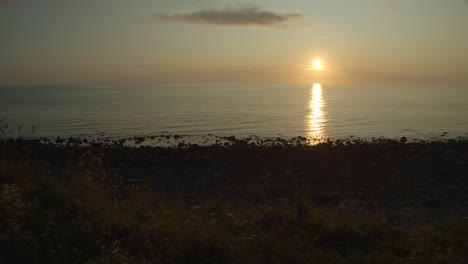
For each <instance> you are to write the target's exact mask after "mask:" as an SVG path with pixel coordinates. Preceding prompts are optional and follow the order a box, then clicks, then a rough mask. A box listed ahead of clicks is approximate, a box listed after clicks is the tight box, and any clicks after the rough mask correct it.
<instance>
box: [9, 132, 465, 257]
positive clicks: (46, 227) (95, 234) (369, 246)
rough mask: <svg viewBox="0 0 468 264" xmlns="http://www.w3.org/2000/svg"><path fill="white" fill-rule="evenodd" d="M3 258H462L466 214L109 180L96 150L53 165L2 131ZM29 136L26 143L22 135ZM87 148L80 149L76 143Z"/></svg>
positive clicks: (106, 169)
mask: <svg viewBox="0 0 468 264" xmlns="http://www.w3.org/2000/svg"><path fill="white" fill-rule="evenodd" d="M0 143H1V144H0V147H1V150H0V154H1V156H0V182H1V187H0V188H1V191H0V262H1V261H2V260H3V261H5V263H466V260H467V257H468V255H467V251H466V248H467V242H468V228H467V224H466V222H460V221H458V222H444V223H442V222H434V223H430V224H423V225H420V226H411V227H401V226H400V227H399V226H394V225H392V224H389V223H387V221H386V219H385V216H384V215H383V214H380V213H374V214H366V215H362V216H353V217H352V216H347V215H345V214H344V213H342V212H341V213H340V212H339V211H337V210H325V209H319V208H317V207H315V206H313V205H312V203H311V202H310V199H308V198H307V197H305V196H298V198H296V199H294V200H293V201H291V202H289V203H286V204H284V205H281V206H279V205H278V206H273V205H267V204H265V205H261V204H260V205H258V204H255V205H251V206H238V205H234V204H230V203H229V202H226V201H225V200H219V201H218V200H212V201H209V202H203V203H202V204H200V205H195V206H194V205H189V204H187V203H186V202H184V201H183V200H181V199H178V197H177V195H176V194H174V195H173V196H171V197H170V198H163V197H161V196H160V195H159V194H158V193H157V192H154V191H151V190H149V189H148V188H139V189H135V188H125V189H120V187H116V184H115V182H114V181H113V179H112V177H110V176H109V175H110V172H109V171H110V170H109V168H106V167H105V166H104V165H103V161H102V160H101V158H100V157H97V156H93V155H86V154H83V155H82V156H80V157H79V158H77V157H74V160H70V161H69V162H67V163H66V164H65V165H64V166H63V168H60V169H59V170H58V169H57V168H55V167H50V166H47V165H45V164H39V163H37V161H34V160H31V159H30V157H28V158H25V155H24V151H25V148H27V147H25V146H24V143H15V141H0ZM26 145H27V144H26ZM83 153H87V152H83Z"/></svg>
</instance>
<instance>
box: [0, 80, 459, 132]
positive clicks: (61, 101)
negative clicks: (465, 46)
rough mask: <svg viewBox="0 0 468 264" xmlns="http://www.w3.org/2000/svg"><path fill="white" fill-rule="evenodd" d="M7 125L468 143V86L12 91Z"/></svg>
mask: <svg viewBox="0 0 468 264" xmlns="http://www.w3.org/2000/svg"><path fill="white" fill-rule="evenodd" d="M0 119H3V120H4V121H5V123H8V124H9V125H10V128H12V130H16V129H17V127H18V126H19V125H21V129H22V132H23V133H25V132H28V131H29V130H30V128H31V127H32V126H35V128H36V129H35V130H36V132H35V135H37V136H71V135H80V134H86V135H99V134H101V133H105V134H106V135H109V136H145V135H158V134H188V135H207V134H214V135H235V136H241V137H243V136H249V135H258V136H265V137H272V136H274V137H276V136H281V137H293V136H307V137H310V138H320V137H330V138H335V139H336V138H344V137H347V136H350V135H354V136H357V137H362V138H370V137H380V136H383V137H389V138H398V137H401V136H407V137H413V138H432V137H438V136H440V135H441V134H442V133H444V132H447V135H446V137H458V136H463V137H466V136H468V87H411V86H345V85H327V84H311V85H246V84H243V85H226V84H210V85H177V86H171V85H165V86H152V87H14V88H13V87H11V88H10V87H2V88H0Z"/></svg>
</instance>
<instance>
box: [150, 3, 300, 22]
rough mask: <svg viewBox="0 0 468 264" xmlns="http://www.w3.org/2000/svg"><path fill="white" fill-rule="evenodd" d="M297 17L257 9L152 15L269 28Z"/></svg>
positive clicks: (161, 17) (229, 9)
mask: <svg viewBox="0 0 468 264" xmlns="http://www.w3.org/2000/svg"><path fill="white" fill-rule="evenodd" d="M299 17H302V15H301V14H278V13H274V12H271V11H263V10H261V9H260V8H258V7H248V8H237V9H232V8H227V9H224V10H201V11H198V12H194V13H187V14H171V15H167V14H160V15H154V18H156V19H157V20H159V21H163V22H183V23H196V24H212V25H223V26H249V25H257V26H271V25H275V24H279V23H283V22H286V21H288V20H291V19H294V18H299Z"/></svg>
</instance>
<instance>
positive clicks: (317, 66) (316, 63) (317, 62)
mask: <svg viewBox="0 0 468 264" xmlns="http://www.w3.org/2000/svg"><path fill="white" fill-rule="evenodd" d="M313 69H314V70H317V71H319V70H321V69H322V61H321V60H319V59H316V60H314V64H313Z"/></svg>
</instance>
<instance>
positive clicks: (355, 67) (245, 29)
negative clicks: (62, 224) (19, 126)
mask: <svg viewBox="0 0 468 264" xmlns="http://www.w3.org/2000/svg"><path fill="white" fill-rule="evenodd" d="M467 32H468V0H411V1H408V0H393V1H392V0H353V1H345V0H290V1H284V0H251V1H225V0H174V1H170V0H165V1H163V0H151V1H150V0H138V1H137V0H135V1H128V0H100V1H96V0H80V1H74V0H0V86H22V85H28V86H29V85H38V86H43V85H151V84H160V83H304V84H306V83H314V82H322V83H340V84H414V85H462V86H468V33H467ZM315 59H320V60H321V61H322V64H323V69H322V70H320V71H315V70H311V69H310V66H311V64H312V63H313V61H314V60H315Z"/></svg>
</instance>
